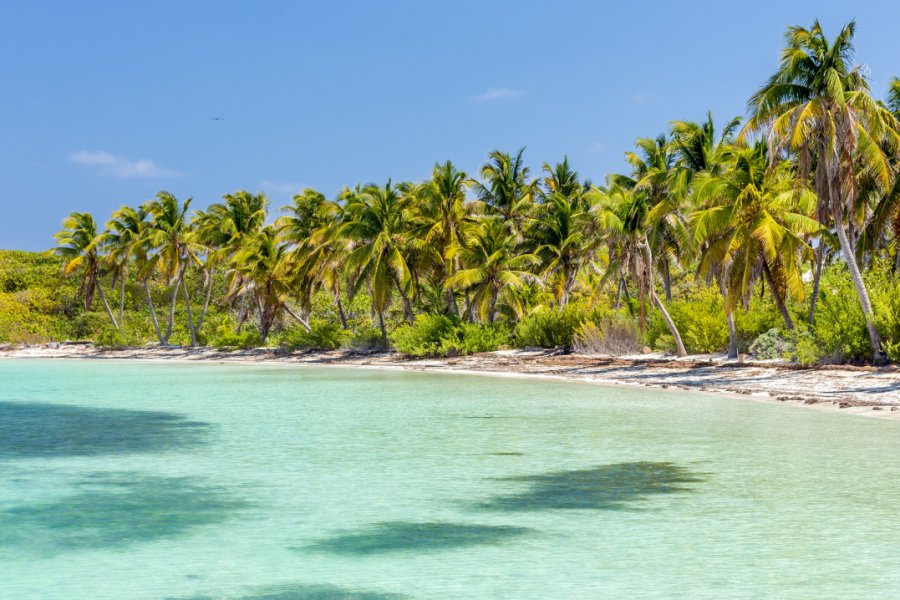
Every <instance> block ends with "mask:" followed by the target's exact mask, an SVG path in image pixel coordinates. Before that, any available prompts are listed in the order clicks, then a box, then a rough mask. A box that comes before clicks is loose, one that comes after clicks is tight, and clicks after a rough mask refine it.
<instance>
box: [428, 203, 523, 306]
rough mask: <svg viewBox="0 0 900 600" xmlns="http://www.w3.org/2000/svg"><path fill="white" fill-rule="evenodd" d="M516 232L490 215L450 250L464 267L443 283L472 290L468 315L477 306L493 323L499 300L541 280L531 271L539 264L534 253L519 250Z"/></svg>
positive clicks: (508, 298) (510, 299) (509, 300)
mask: <svg viewBox="0 0 900 600" xmlns="http://www.w3.org/2000/svg"><path fill="white" fill-rule="evenodd" d="M516 240H517V236H516V235H515V234H512V233H510V232H509V231H508V228H507V226H506V224H505V222H504V219H503V217H500V216H496V215H495V216H488V217H485V218H483V219H481V220H480V221H479V222H478V223H477V225H475V226H473V227H470V228H468V229H467V230H466V232H465V234H464V238H463V242H462V243H461V244H454V245H453V246H451V248H450V249H449V251H448V256H450V257H451V258H459V260H460V262H461V263H462V265H463V266H462V268H461V269H460V270H459V271H457V272H456V273H454V274H453V275H452V276H451V277H449V278H448V279H447V282H446V283H445V284H444V285H445V286H446V287H447V288H448V289H451V290H457V289H461V290H465V291H467V292H470V293H471V299H470V301H469V303H468V305H467V306H466V310H465V315H466V317H467V318H471V316H472V314H473V313H474V311H475V310H477V311H478V315H479V317H480V318H481V320H482V321H487V322H488V323H493V322H494V320H495V319H496V316H497V308H498V303H500V302H502V303H512V302H514V301H515V298H514V294H515V292H516V291H518V290H521V289H522V288H524V287H526V286H527V285H528V284H531V283H540V281H539V279H538V277H537V276H536V275H534V273H532V272H531V271H530V269H531V268H533V267H535V266H536V265H538V264H540V258H538V257H537V256H535V255H534V254H528V253H519V252H517V248H516Z"/></svg>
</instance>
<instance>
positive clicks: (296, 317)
mask: <svg viewBox="0 0 900 600" xmlns="http://www.w3.org/2000/svg"><path fill="white" fill-rule="evenodd" d="M281 306H282V307H283V308H284V312H286V313H287V314H289V315H290V316H291V317H293V318H294V320H296V321H297V322H298V323H300V325H302V326H303V328H304V329H305V330H307V331H312V328H311V327H310V326H309V321H307V320H305V319H304V318H303V317H301V316H300V315H298V314H297V313H295V312H294V311H293V310H291V307H290V306H288V305H287V302H285V303H284V304H282V305H281Z"/></svg>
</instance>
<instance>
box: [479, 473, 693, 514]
mask: <svg viewBox="0 0 900 600" xmlns="http://www.w3.org/2000/svg"><path fill="white" fill-rule="evenodd" d="M502 481H517V482H522V483H527V484H530V486H529V488H528V489H527V490H525V491H524V492H520V493H518V494H509V495H501V496H495V497H494V498H491V499H489V500H487V501H486V502H483V503H481V504H479V505H478V508H481V509H485V510H498V511H508V512H518V511H537V510H558V509H588V510H626V509H629V508H631V503H632V502H635V501H639V500H645V499H647V498H650V497H652V496H657V495H663V494H675V493H681V492H689V491H692V485H693V484H697V483H700V482H702V481H704V477H703V476H702V475H700V474H696V473H692V472H691V471H689V470H688V469H686V468H685V467H682V466H679V465H676V464H673V463H669V462H629V463H617V464H612V465H601V466H598V467H594V468H591V469H580V470H574V471H555V472H551V473H544V474H541V475H525V476H521V477H504V478H503V479H502Z"/></svg>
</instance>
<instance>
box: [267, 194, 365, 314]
mask: <svg viewBox="0 0 900 600" xmlns="http://www.w3.org/2000/svg"><path fill="white" fill-rule="evenodd" d="M282 210H283V211H285V212H286V213H287V214H286V215H284V216H282V217H279V219H278V221H277V222H276V226H277V228H278V231H279V235H281V236H282V238H284V240H285V241H286V242H287V243H288V244H290V245H291V247H292V252H293V253H294V256H295V258H296V261H295V262H296V268H297V281H298V287H297V294H296V295H297V296H299V297H300V299H301V301H300V304H301V306H302V307H303V309H304V310H308V309H309V306H310V303H311V296H312V293H313V291H314V290H315V289H317V288H323V289H325V290H327V291H328V292H330V293H331V295H332V296H333V297H334V301H335V305H336V307H337V310H338V315H339V317H340V319H341V326H342V327H343V328H344V329H347V328H348V326H347V315H346V313H345V312H344V305H343V302H342V300H341V293H342V289H343V282H344V273H343V271H344V260H345V259H346V254H347V248H348V243H347V240H345V239H339V238H338V237H337V235H336V233H335V232H336V229H337V227H338V226H339V224H340V223H341V222H342V221H343V213H344V205H343V204H342V203H341V202H329V201H328V200H326V199H325V196H324V195H322V194H321V193H320V192H318V191H316V190H314V189H311V188H307V189H305V190H303V192H301V193H300V194H298V195H296V196H294V198H293V202H292V204H291V205H289V206H283V207H282Z"/></svg>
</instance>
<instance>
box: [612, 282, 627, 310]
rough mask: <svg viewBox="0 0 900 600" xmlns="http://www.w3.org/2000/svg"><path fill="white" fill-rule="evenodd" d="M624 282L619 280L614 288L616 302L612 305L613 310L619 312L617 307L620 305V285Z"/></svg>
mask: <svg viewBox="0 0 900 600" xmlns="http://www.w3.org/2000/svg"><path fill="white" fill-rule="evenodd" d="M624 282H625V280H624V278H622V277H620V278H619V285H618V286H617V287H616V302H615V304H613V308H615V309H616V310H619V307H620V306H621V305H622V284H623V283H624Z"/></svg>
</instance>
